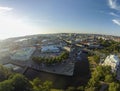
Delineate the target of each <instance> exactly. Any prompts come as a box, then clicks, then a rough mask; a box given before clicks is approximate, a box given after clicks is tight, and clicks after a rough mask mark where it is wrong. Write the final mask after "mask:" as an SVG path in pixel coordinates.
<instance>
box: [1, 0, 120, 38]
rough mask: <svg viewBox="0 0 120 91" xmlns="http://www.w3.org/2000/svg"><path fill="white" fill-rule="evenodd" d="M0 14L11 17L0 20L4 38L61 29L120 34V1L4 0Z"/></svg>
mask: <svg viewBox="0 0 120 91" xmlns="http://www.w3.org/2000/svg"><path fill="white" fill-rule="evenodd" d="M0 14H1V15H2V16H0V17H4V18H6V17H7V18H6V19H8V20H9V22H8V21H7V20H6V23H5V24H2V22H4V19H3V18H2V21H1V20H0V22H1V24H2V25H0V34H3V35H0V37H4V36H5V37H12V36H22V35H29V34H38V33H61V32H62V33H63V32H66V33H67V32H68V33H69V32H72V33H75V32H76V33H98V34H112V35H120V0H0ZM10 21H11V23H10ZM16 22H17V23H16ZM9 23H10V24H11V25H9ZM12 23H13V24H12ZM15 24H16V28H14V25H15ZM5 25H6V26H9V28H6V26H5ZM1 26H4V27H5V28H4V27H2V28H1ZM11 26H12V27H11ZM22 26H24V27H25V28H22ZM28 27H29V28H28ZM18 28H19V29H18ZM8 29H9V30H8ZM29 29H30V30H29ZM1 31H2V32H1ZM3 31H5V32H3ZM7 32H8V33H7ZM6 35H7V36H6Z"/></svg>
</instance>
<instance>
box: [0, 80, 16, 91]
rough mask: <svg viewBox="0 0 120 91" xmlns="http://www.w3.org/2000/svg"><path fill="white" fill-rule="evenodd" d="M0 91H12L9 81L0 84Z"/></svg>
mask: <svg viewBox="0 0 120 91" xmlns="http://www.w3.org/2000/svg"><path fill="white" fill-rule="evenodd" d="M0 91H14V87H13V86H12V84H11V80H6V81H3V82H0Z"/></svg>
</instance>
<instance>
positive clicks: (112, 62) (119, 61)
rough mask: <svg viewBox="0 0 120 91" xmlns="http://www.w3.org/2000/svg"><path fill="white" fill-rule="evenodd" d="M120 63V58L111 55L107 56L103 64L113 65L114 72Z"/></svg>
mask: <svg viewBox="0 0 120 91" xmlns="http://www.w3.org/2000/svg"><path fill="white" fill-rule="evenodd" d="M119 64H120V59H119V58H118V56H116V55H109V56H107V57H106V59H105V61H104V63H103V65H109V66H111V69H112V72H116V71H117V69H118V67H119Z"/></svg>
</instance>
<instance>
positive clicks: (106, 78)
mask: <svg viewBox="0 0 120 91" xmlns="http://www.w3.org/2000/svg"><path fill="white" fill-rule="evenodd" d="M112 81H114V80H113V76H112V75H106V76H105V82H112Z"/></svg>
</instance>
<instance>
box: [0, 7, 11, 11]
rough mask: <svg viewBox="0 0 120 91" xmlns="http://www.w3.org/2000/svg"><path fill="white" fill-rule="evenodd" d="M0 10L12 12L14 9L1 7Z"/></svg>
mask: <svg viewBox="0 0 120 91" xmlns="http://www.w3.org/2000/svg"><path fill="white" fill-rule="evenodd" d="M0 10H5V11H11V10H13V8H10V7H0Z"/></svg>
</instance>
